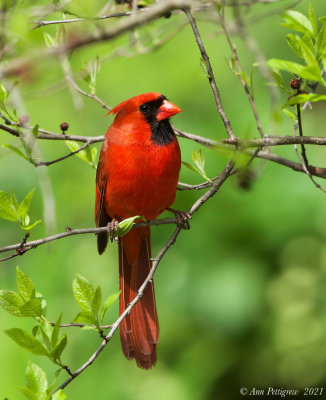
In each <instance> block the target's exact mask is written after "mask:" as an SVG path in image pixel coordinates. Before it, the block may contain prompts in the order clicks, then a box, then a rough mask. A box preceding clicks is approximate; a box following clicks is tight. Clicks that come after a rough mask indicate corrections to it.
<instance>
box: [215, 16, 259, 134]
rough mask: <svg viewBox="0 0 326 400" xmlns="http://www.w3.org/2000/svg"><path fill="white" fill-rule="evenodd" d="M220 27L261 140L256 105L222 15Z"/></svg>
mask: <svg viewBox="0 0 326 400" xmlns="http://www.w3.org/2000/svg"><path fill="white" fill-rule="evenodd" d="M221 26H222V29H223V32H224V35H225V37H226V41H227V43H228V45H229V47H230V49H231V52H232V54H233V58H234V60H235V63H236V65H237V68H238V73H237V76H238V78H239V80H240V82H241V84H242V86H243V88H244V91H245V92H246V95H247V97H248V100H249V103H250V106H251V108H252V111H253V114H254V117H255V120H256V123H257V129H258V132H259V134H260V136H261V137H262V138H263V137H264V136H265V134H264V132H263V128H262V124H261V122H260V118H259V115H258V112H257V108H256V104H255V101H254V98H253V96H252V95H251V93H250V89H249V87H248V85H247V83H246V82H245V80H244V79H243V76H242V67H241V63H240V60H239V57H238V53H237V51H236V49H235V47H234V46H233V44H232V41H231V38H230V36H229V32H228V30H227V28H226V24H225V18H224V15H222V17H221Z"/></svg>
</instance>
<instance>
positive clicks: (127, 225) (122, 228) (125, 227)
mask: <svg viewBox="0 0 326 400" xmlns="http://www.w3.org/2000/svg"><path fill="white" fill-rule="evenodd" d="M137 219H142V220H143V221H145V222H146V219H145V218H144V217H143V216H141V215H135V216H134V217H130V218H126V219H124V220H123V221H121V222H119V229H115V231H114V234H115V235H118V236H124V235H126V234H127V233H128V232H129V231H130V230H131V228H132V226H133V224H134V223H135V221H136V220H137ZM136 222H137V221H136Z"/></svg>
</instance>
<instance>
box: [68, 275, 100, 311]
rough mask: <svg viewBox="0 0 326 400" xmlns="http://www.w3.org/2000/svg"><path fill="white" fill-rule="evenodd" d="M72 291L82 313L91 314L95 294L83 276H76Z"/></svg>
mask: <svg viewBox="0 0 326 400" xmlns="http://www.w3.org/2000/svg"><path fill="white" fill-rule="evenodd" d="M72 289H73V293H74V296H75V300H76V302H77V304H78V306H79V308H80V309H81V310H82V311H86V312H89V313H92V312H93V310H92V302H93V299H94V294H95V293H94V288H93V286H92V284H91V283H90V282H89V281H88V280H87V279H86V278H85V277H84V276H82V275H79V274H76V278H75V279H74V280H73V283H72Z"/></svg>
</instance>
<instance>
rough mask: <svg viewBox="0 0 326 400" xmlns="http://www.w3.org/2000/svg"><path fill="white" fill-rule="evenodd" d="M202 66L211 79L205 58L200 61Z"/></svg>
mask: <svg viewBox="0 0 326 400" xmlns="http://www.w3.org/2000/svg"><path fill="white" fill-rule="evenodd" d="M200 66H201V68H202V70H203V71H204V72H205V75H206V76H207V77H209V73H208V67H207V64H206V62H205V60H204V59H203V58H201V59H200Z"/></svg>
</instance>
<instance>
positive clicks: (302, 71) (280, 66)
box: [267, 58, 321, 81]
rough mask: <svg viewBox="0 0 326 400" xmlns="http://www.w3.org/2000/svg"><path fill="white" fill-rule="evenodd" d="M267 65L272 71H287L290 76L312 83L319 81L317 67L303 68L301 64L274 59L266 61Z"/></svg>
mask: <svg viewBox="0 0 326 400" xmlns="http://www.w3.org/2000/svg"><path fill="white" fill-rule="evenodd" d="M267 64H268V66H269V67H270V68H272V69H276V70H283V71H287V72H290V73H292V74H295V75H298V76H299V77H301V78H303V79H307V80H313V81H319V80H320V75H321V74H320V70H319V68H318V67H317V68H316V66H315V65H308V66H306V67H305V66H304V65H301V64H297V63H294V62H291V61H286V60H279V59H275V58H272V59H270V60H268V61H267Z"/></svg>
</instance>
